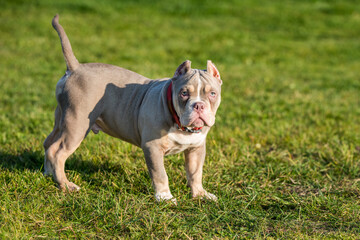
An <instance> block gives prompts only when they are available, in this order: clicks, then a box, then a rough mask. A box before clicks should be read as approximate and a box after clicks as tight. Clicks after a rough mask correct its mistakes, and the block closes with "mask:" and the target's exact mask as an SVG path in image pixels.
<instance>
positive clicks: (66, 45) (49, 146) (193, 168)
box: [44, 15, 222, 202]
mask: <svg viewBox="0 0 360 240" xmlns="http://www.w3.org/2000/svg"><path fill="white" fill-rule="evenodd" d="M52 24H53V27H54V28H55V30H56V31H57V32H58V34H59V37H60V40H61V45H62V50H63V54H64V57H65V61H66V66H67V70H66V73H65V75H64V76H63V77H62V78H61V79H60V80H59V82H58V83H57V85H56V99H57V102H58V105H57V107H56V110H55V126H54V129H53V131H52V132H51V133H50V135H49V136H48V137H47V138H46V140H45V142H44V148H45V163H44V168H45V174H50V175H52V176H53V178H54V180H55V182H56V183H57V184H58V185H59V187H60V188H61V189H64V190H69V191H74V190H79V187H78V186H77V185H75V184H74V183H72V182H70V181H69V180H68V179H67V178H66V175H65V169H64V168H65V161H66V159H67V158H68V157H69V156H70V155H71V154H72V153H73V152H74V151H75V150H76V148H78V147H79V145H80V143H81V141H82V140H83V139H84V138H85V137H86V135H87V134H88V133H89V132H90V131H93V132H94V133H98V132H99V131H103V132H105V133H107V134H109V135H111V136H113V137H117V138H120V139H122V140H124V141H127V142H129V143H132V144H134V145H136V146H138V147H140V148H141V149H142V150H143V152H144V155H145V160H146V164H147V167H148V170H149V174H150V177H151V179H152V184H153V187H154V190H155V198H156V199H157V200H158V201H161V200H172V201H174V202H176V200H175V198H174V197H173V196H172V194H171V193H170V189H169V183H168V176H167V174H166V171H165V168H164V156H166V155H169V154H175V153H179V152H182V151H183V152H184V154H185V169H186V176H187V180H188V185H189V186H190V188H191V193H192V196H193V197H205V198H208V199H211V200H216V196H215V195H213V194H211V193H208V192H206V191H205V190H204V188H203V186H202V168H203V165H204V160H205V153H206V150H205V140H206V135H207V134H208V132H209V130H210V127H211V126H213V125H214V123H215V113H216V110H217V109H218V107H219V104H220V94H221V84H222V81H221V80H220V74H219V71H218V70H217V68H216V67H215V65H214V64H213V63H212V62H211V61H208V62H207V68H206V70H198V69H192V68H191V63H190V61H185V62H184V63H182V64H181V65H180V66H179V67H178V68H177V69H176V71H175V74H174V76H173V77H172V78H170V79H157V80H152V79H148V78H146V77H144V76H141V75H139V74H137V73H135V72H132V71H129V70H126V69H123V68H120V67H117V66H113V65H108V64H102V63H87V64H80V63H79V62H78V61H77V59H76V57H75V56H74V53H73V52H72V49H71V45H70V42H69V39H68V38H67V36H66V33H65V31H64V29H63V28H62V26H61V25H60V24H59V16H58V15H56V16H55V17H54V19H53V21H52Z"/></svg>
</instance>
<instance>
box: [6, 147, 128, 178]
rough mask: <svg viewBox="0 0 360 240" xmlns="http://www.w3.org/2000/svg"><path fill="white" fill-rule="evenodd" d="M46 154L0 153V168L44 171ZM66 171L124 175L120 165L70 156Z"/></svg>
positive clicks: (36, 152) (31, 152)
mask: <svg viewBox="0 0 360 240" xmlns="http://www.w3.org/2000/svg"><path fill="white" fill-rule="evenodd" d="M43 165H44V153H43V152H42V151H31V150H23V151H20V152H19V153H17V154H13V153H7V152H3V151H0V167H1V168H3V169H8V170H10V171H13V170H20V171H23V170H26V169H27V170H30V171H34V172H35V171H41V172H42V171H43ZM65 169H71V170H75V171H77V172H79V173H80V174H82V175H91V174H93V173H96V172H98V171H105V172H109V173H111V172H118V173H124V170H123V168H122V166H121V164H120V163H118V164H114V163H109V162H108V161H106V162H102V163H99V162H97V163H94V162H92V161H90V160H83V159H81V158H79V157H77V156H76V155H75V156H74V155H73V156H70V157H69V159H68V160H67V161H66V167H65Z"/></svg>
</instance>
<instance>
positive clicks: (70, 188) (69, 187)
mask: <svg viewBox="0 0 360 240" xmlns="http://www.w3.org/2000/svg"><path fill="white" fill-rule="evenodd" d="M59 188H60V190H62V191H63V192H77V191H79V190H80V187H79V186H78V185H76V184H75V183H73V182H67V183H64V184H60V185H59Z"/></svg>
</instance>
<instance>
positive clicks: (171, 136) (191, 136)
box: [166, 127, 206, 155]
mask: <svg viewBox="0 0 360 240" xmlns="http://www.w3.org/2000/svg"><path fill="white" fill-rule="evenodd" d="M205 138H206V133H202V132H200V133H187V132H181V131H179V130H178V129H176V128H175V127H172V128H170V132H169V133H168V140H169V144H170V145H169V149H168V151H167V153H166V155H168V154H174V153H179V152H182V151H184V150H185V149H187V148H189V147H199V146H201V145H202V144H203V143H204V141H205Z"/></svg>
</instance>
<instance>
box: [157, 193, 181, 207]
mask: <svg viewBox="0 0 360 240" xmlns="http://www.w3.org/2000/svg"><path fill="white" fill-rule="evenodd" d="M155 199H156V201H157V202H164V201H165V202H167V201H171V202H172V203H174V204H175V205H177V201H176V198H174V196H173V195H172V194H171V193H170V192H161V193H156V194H155Z"/></svg>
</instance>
